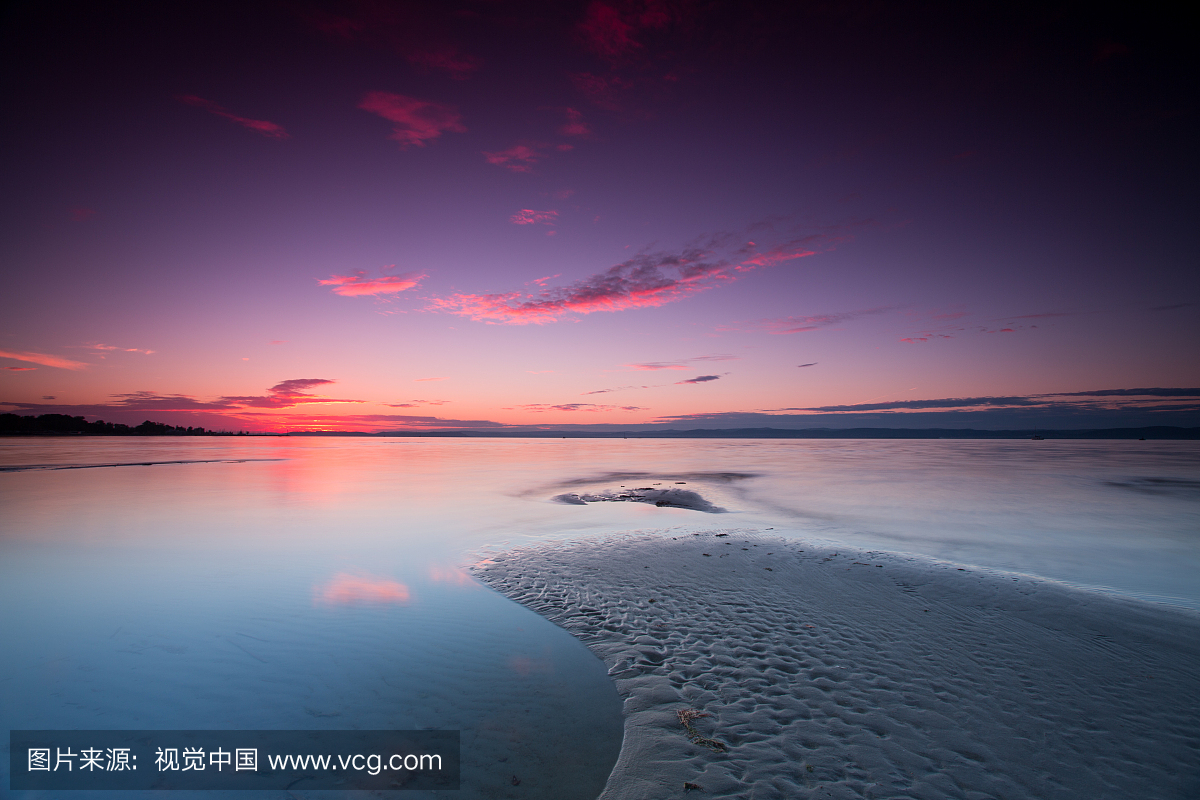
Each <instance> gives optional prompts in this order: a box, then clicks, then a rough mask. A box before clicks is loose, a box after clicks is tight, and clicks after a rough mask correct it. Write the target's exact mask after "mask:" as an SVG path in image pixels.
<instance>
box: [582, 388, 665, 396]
mask: <svg viewBox="0 0 1200 800" xmlns="http://www.w3.org/2000/svg"><path fill="white" fill-rule="evenodd" d="M655 388H658V387H656V386H617V387H614V388H612V389H596V390H595V391H593V392H583V393H582V394H583V396H585V397H586V396H587V395H590V394H608V393H610V392H624V391H626V390H628V389H655Z"/></svg>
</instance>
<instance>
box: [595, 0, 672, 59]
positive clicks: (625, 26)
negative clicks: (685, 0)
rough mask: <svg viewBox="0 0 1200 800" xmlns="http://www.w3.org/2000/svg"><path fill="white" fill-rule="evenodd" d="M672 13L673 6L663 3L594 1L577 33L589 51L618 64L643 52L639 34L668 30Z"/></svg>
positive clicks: (643, 47)
mask: <svg viewBox="0 0 1200 800" xmlns="http://www.w3.org/2000/svg"><path fill="white" fill-rule="evenodd" d="M673 11H675V9H673V8H672V7H671V6H670V5H668V4H667V3H660V2H649V3H606V2H601V0H593V2H591V3H589V4H588V7H587V12H586V14H585V16H584V18H583V20H582V21H581V22H580V23H579V24H578V26H577V30H578V31H579V34H580V36H581V38H582V39H583V41H584V43H585V44H586V46H587V47H588V49H589V50H591V51H592V52H594V53H596V54H597V55H599V56H601V57H603V58H605V59H607V60H608V61H610V62H612V63H614V64H615V63H618V62H621V61H623V60H624V59H626V58H628V57H629V56H632V55H635V54H639V53H640V52H641V51H642V50H644V49H645V45H644V44H642V43H641V42H640V41H638V34H639V33H641V32H642V31H646V30H658V29H661V28H665V27H666V26H667V25H668V24H670V23H671V22H672V20H673V19H674V16H673V13H672V12H673ZM676 13H678V12H676Z"/></svg>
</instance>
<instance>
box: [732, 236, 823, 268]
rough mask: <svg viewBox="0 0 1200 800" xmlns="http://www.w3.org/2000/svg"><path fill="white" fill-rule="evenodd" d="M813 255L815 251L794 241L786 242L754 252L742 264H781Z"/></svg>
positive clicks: (748, 265)
mask: <svg viewBox="0 0 1200 800" xmlns="http://www.w3.org/2000/svg"><path fill="white" fill-rule="evenodd" d="M815 255H816V251H814V250H808V249H806V248H804V247H801V246H799V245H797V244H796V243H794V242H789V243H787V244H781V245H776V246H775V247H772V248H770V249H769V250H767V251H766V252H764V253H756V254H754V255H753V256H751V257H750V258H747V259H746V260H745V261H743V262H742V266H743V267H745V268H753V267H773V266H775V265H776V264H782V263H783V262H784V261H791V260H792V259H794V258H804V257H805V256H815Z"/></svg>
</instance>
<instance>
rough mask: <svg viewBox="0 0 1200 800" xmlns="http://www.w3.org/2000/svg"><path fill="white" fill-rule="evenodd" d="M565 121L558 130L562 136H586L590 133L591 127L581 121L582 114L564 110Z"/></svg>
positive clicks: (572, 110) (570, 109)
mask: <svg viewBox="0 0 1200 800" xmlns="http://www.w3.org/2000/svg"><path fill="white" fill-rule="evenodd" d="M566 114H567V121H566V123H565V124H564V125H563V126H562V127H560V128H559V129H558V132H559V133H561V134H563V135H564V136H587V135H588V134H590V133H591V132H592V126H591V125H588V124H587V123H586V122H584V121H583V114H581V113H580V112H578V111H576V110H575V109H573V108H568V109H567V110H566Z"/></svg>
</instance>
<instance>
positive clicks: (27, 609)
mask: <svg viewBox="0 0 1200 800" xmlns="http://www.w3.org/2000/svg"><path fill="white" fill-rule="evenodd" d="M148 462H186V463H153V464H152V465H150V466H143V465H144V464H147V463H148ZM105 464H108V465H124V466H95V468H82V469H47V468H46V467H67V466H71V467H88V466H90V465H105ZM13 467H37V468H36V469H26V470H18V471H6V472H0V507H2V508H3V512H2V513H3V518H2V519H3V529H2V533H0V605H2V607H3V608H5V609H6V611H7V612H8V613H6V614H5V615H4V616H3V618H2V619H0V641H3V642H5V647H3V648H0V727H2V728H4V729H14V728H15V729H21V728H81V729H101V728H112V729H134V728H142V729H145V728H161V729H201V728H210V729H259V728H277V729H314V728H331V729H349V728H362V729H382V728H414V729H416V728H438V729H461V730H462V731H463V756H464V768H463V787H464V791H463V792H462V793H461V794H460V796H462V797H464V798H468V797H471V798H473V797H509V796H512V797H516V796H521V797H548V798H549V797H555V798H569V797H581V798H582V797H594V796H595V794H596V793H598V791H599V789H600V788H601V786H602V785H603V781H604V778H605V776H606V775H607V773H608V770H609V768H610V767H611V765H612V763H613V761H614V759H615V757H616V754H617V749H618V748H619V744H620V735H621V716H620V702H619V699H618V698H617V695H616V693H615V691H614V689H613V687H612V685H611V682H610V681H609V680H608V677H607V675H606V673H605V670H604V668H603V666H602V665H601V664H600V662H599V661H598V660H596V659H595V658H594V657H593V656H592V655H591V654H590V653H589V652H588V651H587V650H586V649H585V648H584V647H583V646H582V645H581V644H579V643H578V642H577V641H575V640H574V639H573V638H572V637H570V636H569V635H568V634H566V633H565V632H564V631H562V630H560V629H558V628H556V627H554V626H553V625H551V624H550V623H548V622H546V621H545V620H543V619H541V618H540V617H538V616H536V615H535V614H533V613H532V612H529V611H527V610H525V609H524V608H521V607H519V606H516V605H515V604H513V603H511V602H509V601H507V600H505V599H504V598H502V597H500V596H499V595H497V594H496V593H494V592H492V591H491V590H489V589H486V588H483V587H481V586H480V585H479V584H478V583H477V582H476V581H475V580H474V579H472V578H470V577H469V576H468V575H467V574H466V573H464V572H463V571H462V569H461V568H462V567H463V566H465V565H467V564H470V563H472V562H473V561H475V560H477V559H478V558H479V557H480V556H481V554H486V553H487V552H490V551H495V550H499V549H503V548H505V547H509V546H513V545H518V544H521V543H523V542H528V541H536V540H543V539H548V538H557V537H572V536H578V535H580V534H584V533H588V532H598V533H599V532H611V531H619V530H626V529H632V528H641V529H647V528H653V529H666V528H672V529H675V528H679V529H683V528H714V527H730V528H736V527H753V528H756V529H760V530H761V529H763V528H767V527H773V528H776V529H777V530H778V532H779V533H781V534H785V535H796V536H800V537H805V538H809V539H820V540H824V541H830V542H836V543H845V544H849V545H854V546H858V547H863V548H874V549H886V550H896V551H903V552H910V553H919V554H922V555H926V556H930V557H934V558H941V559H949V560H955V561H961V562H965V563H969V564H975V565H981V566H987V567H993V568H999V569H1007V570H1015V571H1021V572H1028V573H1032V574H1035V575H1040V576H1044V577H1049V578H1054V579H1057V580H1062V581H1066V582H1069V583H1073V584H1076V585H1080V586H1087V587H1094V588H1101V589H1105V590H1108V591H1113V592H1118V593H1123V594H1128V595H1134V596H1139V597H1143V598H1150V599H1158V600H1160V601H1166V602H1171V603H1174V604H1178V605H1184V606H1188V607H1191V608H1200V581H1198V580H1197V578H1196V576H1197V575H1200V569H1198V568H1200V445H1198V444H1197V443H1194V442H1136V441H1116V442H1088V441H1082V442H1081V441H1063V442H1059V441H1042V442H1032V441H939V440H924V441H887V440H827V441H756V440H724V441H712V440H683V441H672V440H602V439H567V440H558V439H461V440H456V439H374V438H372V439H352V438H336V439H335V438H328V439H327V438H301V437H297V438H251V439H241V438H195V439H169V438H154V439H140V438H122V439H71V438H54V439H38V440H25V439H0V469H5V468H13ZM650 488H652V489H653V490H654V491H656V492H661V491H666V490H671V489H676V488H678V489H680V490H684V489H686V490H687V491H690V492H695V493H696V494H698V495H699V496H700V497H702V498H703V499H704V500H705V501H707V502H708V503H711V505H712V506H714V507H717V508H720V509H725V513H704V512H702V511H697V510H692V509H689V508H677V507H671V506H663V507H659V506H656V505H654V504H653V503H647V502H588V503H584V504H575V503H563V502H554V501H553V499H552V498H554V497H556V496H561V495H564V494H568V493H569V494H575V495H577V496H581V497H600V496H605V497H620V496H621V495H622V492H623V491H626V492H627V491H628V490H631V489H632V490H641V489H650ZM0 771H2V774H0V780H2V781H3V784H2V785H4V786H7V780H8V779H7V759H3V760H2V762H0ZM514 778H515V779H517V780H519V781H520V784H519V786H518V785H516V784H514V783H513V779H514ZM300 788H302V787H300ZM300 788H297V789H296V790H295V791H300ZM28 796H30V797H32V796H37V795H36V794H33V793H31V794H29V795H28ZM80 796H82V795H80ZM176 796H178V795H176ZM197 796H198V797H199V796H201V795H197ZM203 796H205V797H212V796H213V795H212V793H211V792H208V793H204V795H203ZM238 796H241V797H249V796H250V795H248V794H246V793H241V794H239V795H238ZM264 796H266V795H264ZM280 796H286V795H280ZM409 796H413V797H416V796H420V793H412V794H410V795H409Z"/></svg>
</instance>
